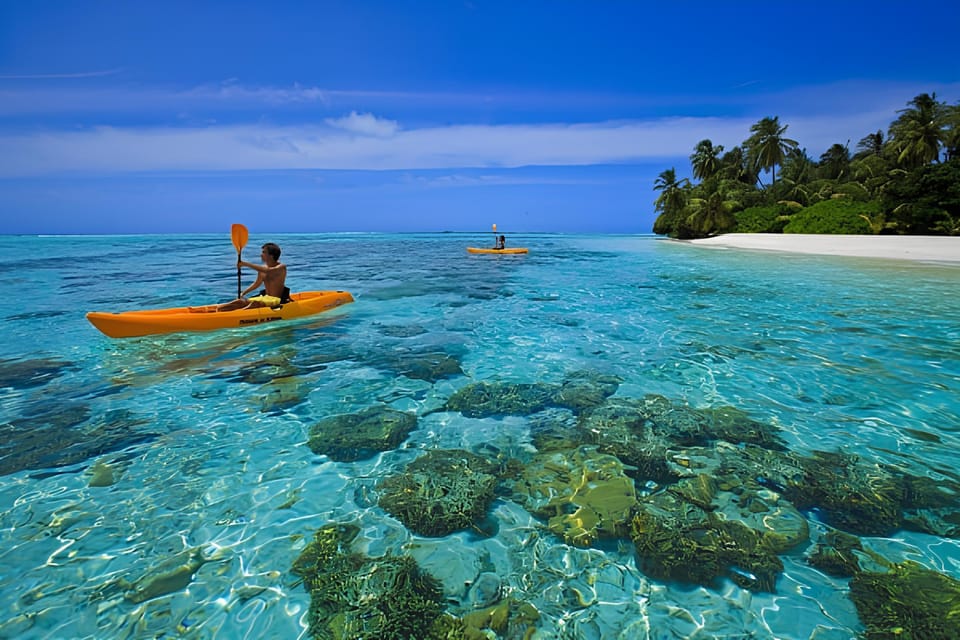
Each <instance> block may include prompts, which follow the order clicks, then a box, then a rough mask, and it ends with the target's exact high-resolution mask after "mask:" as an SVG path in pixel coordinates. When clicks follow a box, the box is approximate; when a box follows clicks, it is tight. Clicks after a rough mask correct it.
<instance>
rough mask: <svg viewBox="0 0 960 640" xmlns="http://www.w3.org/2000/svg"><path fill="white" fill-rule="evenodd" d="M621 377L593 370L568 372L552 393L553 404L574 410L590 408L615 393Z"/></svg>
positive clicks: (621, 380) (579, 410)
mask: <svg viewBox="0 0 960 640" xmlns="http://www.w3.org/2000/svg"><path fill="white" fill-rule="evenodd" d="M621 382H623V379H622V378H620V377H619V376H615V375H608V374H603V373H597V372H595V371H573V372H571V373H568V374H567V375H566V376H565V377H564V379H563V382H561V383H560V388H559V389H557V390H556V391H555V392H554V394H553V404H555V405H557V406H560V407H566V408H568V409H571V410H573V411H575V412H578V413H579V412H582V411H585V410H587V409H592V408H593V407H596V406H598V405H600V404H603V402H604V401H605V400H606V399H607V398H609V397H610V396H612V395H613V394H615V393H616V392H617V389H618V388H619V387H620V383H621Z"/></svg>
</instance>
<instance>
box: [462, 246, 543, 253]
mask: <svg viewBox="0 0 960 640" xmlns="http://www.w3.org/2000/svg"><path fill="white" fill-rule="evenodd" d="M467 252H468V253H500V254H510V253H529V252H530V250H529V249H527V248H526V247H515V248H511V249H480V248H478V247H467Z"/></svg>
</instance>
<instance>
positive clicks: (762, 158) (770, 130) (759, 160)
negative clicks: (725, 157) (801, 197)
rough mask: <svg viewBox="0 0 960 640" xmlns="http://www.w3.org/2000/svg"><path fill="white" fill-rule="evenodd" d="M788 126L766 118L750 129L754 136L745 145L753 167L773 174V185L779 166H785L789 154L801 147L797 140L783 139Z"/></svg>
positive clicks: (776, 119)
mask: <svg viewBox="0 0 960 640" xmlns="http://www.w3.org/2000/svg"><path fill="white" fill-rule="evenodd" d="M788 126H789V125H783V126H782V127H781V126H780V119H779V118H776V117H774V118H764V119H762V120H760V121H759V122H757V123H756V124H755V125H753V126H752V127H750V131H751V132H752V133H753V135H752V136H750V137H749V138H748V139H747V141H746V142H745V143H744V146H745V147H746V148H747V157H748V158H749V159H750V160H751V162H752V163H753V166H754V167H756V169H757V170H763V171H771V172H772V175H773V178H772V180H771V184H772V183H774V182H776V181H777V165H779V164H783V161H784V158H786V155H787V153H788V152H789V151H790V150H791V149H796V148H797V147H798V146H799V143H798V142H797V141H796V140H791V139H790V138H784V137H783V134H784V133H785V132H786V131H787V127H788Z"/></svg>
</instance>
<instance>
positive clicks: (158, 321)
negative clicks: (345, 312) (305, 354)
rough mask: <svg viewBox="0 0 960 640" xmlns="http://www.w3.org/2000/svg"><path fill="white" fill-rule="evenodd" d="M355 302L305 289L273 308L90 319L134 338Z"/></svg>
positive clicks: (247, 323) (211, 308)
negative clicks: (288, 300)
mask: <svg viewBox="0 0 960 640" xmlns="http://www.w3.org/2000/svg"><path fill="white" fill-rule="evenodd" d="M351 302H353V296H351V295H350V294H349V293H347V292H346V291H304V292H302V293H293V294H290V302H288V303H286V304H283V305H280V306H278V307H272V308H271V307H258V308H256V309H237V310H236V311H217V307H218V306H219V305H215V304H211V305H206V306H202V307H175V308H171V309H151V310H146V311H123V312H121V313H108V312H102V311H91V312H90V313H88V314H87V320H89V321H90V323H91V324H92V325H93V326H95V327H96V328H97V329H99V330H100V331H102V332H103V333H104V334H106V335H108V336H110V337H111V338H134V337H137V336H149V335H154V334H161V333H177V332H180V331H214V330H216V329H232V328H238V327H251V326H255V325H259V324H263V323H265V322H276V321H279V320H293V319H294V318H303V317H306V316H312V315H315V314H317V313H323V312H324V311H329V310H331V309H336V308H337V307H339V306H341V305H344V304H349V303H351Z"/></svg>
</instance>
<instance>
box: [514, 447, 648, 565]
mask: <svg viewBox="0 0 960 640" xmlns="http://www.w3.org/2000/svg"><path fill="white" fill-rule="evenodd" d="M513 490H514V495H515V497H517V498H518V500H519V501H520V502H521V503H522V504H523V505H524V506H525V508H526V509H527V510H528V511H530V512H531V513H532V514H533V515H535V516H537V517H540V518H545V519H547V520H548V525H547V526H548V528H549V529H550V530H551V531H552V532H553V533H555V534H557V535H558V536H560V537H561V538H563V539H564V541H565V542H567V543H569V544H574V545H578V546H589V545H591V544H592V543H593V542H594V541H595V540H597V539H598V538H612V537H624V536H626V535H627V534H628V523H629V521H630V517H631V516H632V514H633V509H634V507H635V506H636V503H637V496H636V491H635V490H634V487H633V480H631V479H630V478H628V477H627V476H626V475H625V474H624V472H623V463H622V462H620V461H619V460H618V459H617V458H615V457H614V456H610V455H605V454H601V453H598V452H597V451H596V449H595V448H594V447H580V448H577V449H574V450H572V451H565V452H553V453H546V454H541V455H538V456H536V457H535V458H534V459H533V460H532V461H531V462H530V463H529V464H527V465H526V467H525V468H524V469H523V472H522V475H521V478H520V479H519V480H518V481H517V482H516V483H515V484H514V486H513Z"/></svg>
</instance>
